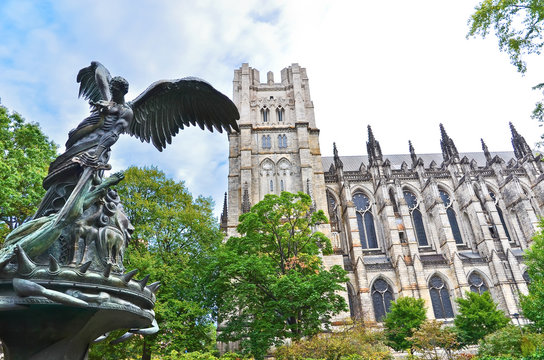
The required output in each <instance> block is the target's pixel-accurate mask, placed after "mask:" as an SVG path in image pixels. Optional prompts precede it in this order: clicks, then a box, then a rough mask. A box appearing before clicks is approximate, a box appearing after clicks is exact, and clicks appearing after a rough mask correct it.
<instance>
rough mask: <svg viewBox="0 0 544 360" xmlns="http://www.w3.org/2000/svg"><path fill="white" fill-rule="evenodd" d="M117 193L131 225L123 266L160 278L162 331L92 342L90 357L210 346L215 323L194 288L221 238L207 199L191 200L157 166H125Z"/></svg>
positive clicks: (158, 314)
mask: <svg viewBox="0 0 544 360" xmlns="http://www.w3.org/2000/svg"><path fill="white" fill-rule="evenodd" d="M117 191H118V193H119V196H120V197H121V201H122V203H123V204H124V208H125V212H126V213H127V215H128V217H129V219H130V220H131V222H132V224H133V226H134V228H135V230H134V234H133V236H132V242H131V244H129V246H128V248H127V251H126V255H125V262H124V263H125V267H126V268H127V269H129V270H131V269H138V270H140V274H142V276H143V274H150V275H151V277H150V278H151V279H152V280H151V281H160V282H161V284H162V287H161V289H160V290H159V292H158V294H157V303H156V306H155V312H156V319H157V322H158V324H159V326H160V328H161V330H160V331H159V333H158V334H157V335H154V336H151V337H149V338H141V337H135V339H134V340H131V341H128V342H126V343H123V344H121V345H116V346H111V345H108V344H107V343H105V344H99V345H95V346H94V348H93V349H92V351H91V354H90V358H91V359H126V358H131V357H134V358H138V354H141V353H142V348H144V347H145V350H146V353H148V354H149V353H150V352H151V353H153V354H154V355H158V356H159V357H164V356H166V355H168V354H170V353H172V351H176V352H178V353H183V352H185V351H198V350H203V351H205V350H207V349H210V348H213V347H214V345H215V326H214V324H213V322H212V319H211V318H210V316H209V314H210V310H209V309H207V308H205V307H204V306H203V305H202V299H201V294H202V292H201V291H200V289H199V288H198V284H200V283H201V282H200V280H199V279H200V275H201V273H200V270H201V269H202V267H203V264H204V263H207V262H209V261H210V257H211V256H212V255H211V254H212V253H213V252H214V251H215V250H216V249H217V246H218V245H219V244H220V242H221V239H222V234H221V232H220V231H219V228H218V225H217V221H216V219H215V218H214V216H213V213H212V210H213V204H212V202H211V200H210V199H209V198H203V197H198V198H196V199H193V197H192V196H191V194H190V193H189V192H188V190H187V188H186V187H185V185H184V184H183V182H175V181H174V180H172V179H169V178H167V177H166V175H165V174H164V173H163V172H161V171H159V170H158V169H156V168H145V169H140V168H136V167H132V168H129V169H128V170H127V171H126V172H125V180H124V181H123V182H122V183H120V184H119V185H118V188H117ZM115 335H119V333H117V334H115ZM113 338H114V337H113V336H111V337H110V340H111V339H113Z"/></svg>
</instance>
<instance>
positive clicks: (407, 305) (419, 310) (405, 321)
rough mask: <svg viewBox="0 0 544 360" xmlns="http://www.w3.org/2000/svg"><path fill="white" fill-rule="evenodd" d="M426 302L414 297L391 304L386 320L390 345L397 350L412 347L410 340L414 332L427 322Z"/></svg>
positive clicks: (400, 299)
mask: <svg viewBox="0 0 544 360" xmlns="http://www.w3.org/2000/svg"><path fill="white" fill-rule="evenodd" d="M426 318H427V315H426V314H425V301H424V300H423V299H414V298H412V297H408V296H405V297H401V298H399V299H397V301H395V302H392V303H391V311H390V312H389V313H388V314H387V316H386V317H385V318H384V325H385V335H386V336H387V339H388V345H389V346H391V347H392V348H393V349H395V350H406V349H409V348H411V347H412V341H410V340H409V339H408V338H409V337H410V336H412V335H413V331H414V330H417V329H419V327H420V326H421V324H422V323H423V322H424V321H425V319H426Z"/></svg>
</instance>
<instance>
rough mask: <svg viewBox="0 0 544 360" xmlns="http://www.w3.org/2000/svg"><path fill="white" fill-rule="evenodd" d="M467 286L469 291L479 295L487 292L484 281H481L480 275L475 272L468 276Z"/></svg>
mask: <svg viewBox="0 0 544 360" xmlns="http://www.w3.org/2000/svg"><path fill="white" fill-rule="evenodd" d="M468 284H469V285H470V291H472V292H475V293H478V294H480V295H482V294H483V293H484V292H486V291H487V290H488V288H487V285H486V284H485V282H484V279H482V277H481V276H480V274H478V273H475V272H473V273H472V274H470V276H469V277H468Z"/></svg>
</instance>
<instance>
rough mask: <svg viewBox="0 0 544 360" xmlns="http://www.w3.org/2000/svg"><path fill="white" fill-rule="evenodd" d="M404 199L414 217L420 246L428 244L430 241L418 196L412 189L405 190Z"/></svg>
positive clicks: (413, 221)
mask: <svg viewBox="0 0 544 360" xmlns="http://www.w3.org/2000/svg"><path fill="white" fill-rule="evenodd" d="M404 200H406V204H407V205H408V209H409V210H410V215H411V217H412V223H413V224H414V230H415V233H416V238H417V242H418V244H419V246H428V245H429V242H428V241H427V234H425V227H424V226H423V217H422V216H421V211H420V210H419V202H418V201H417V197H416V196H415V195H414V194H413V193H412V192H411V191H408V190H405V191H404Z"/></svg>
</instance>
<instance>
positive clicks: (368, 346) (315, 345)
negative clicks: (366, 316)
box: [274, 324, 392, 360]
mask: <svg viewBox="0 0 544 360" xmlns="http://www.w3.org/2000/svg"><path fill="white" fill-rule="evenodd" d="M384 340H385V339H384V336H383V333H382V332H380V331H373V330H370V329H368V328H365V327H364V326H363V325H361V324H357V325H354V326H353V327H351V328H348V329H345V330H344V331H341V332H337V333H328V334H319V335H316V336H314V337H312V338H309V339H307V340H300V341H296V342H293V343H292V344H291V345H284V346H281V347H279V348H278V349H277V350H276V352H275V354H274V355H275V357H276V359H278V360H307V359H327V360H336V359H340V360H363V359H373V360H387V359H392V357H391V354H390V352H389V349H388V347H387V346H385V344H384Z"/></svg>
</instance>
